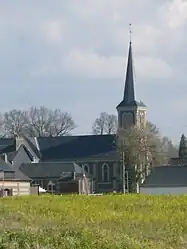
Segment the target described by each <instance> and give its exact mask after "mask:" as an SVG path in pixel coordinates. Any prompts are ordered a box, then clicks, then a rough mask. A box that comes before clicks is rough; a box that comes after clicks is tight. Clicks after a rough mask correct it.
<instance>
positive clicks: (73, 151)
mask: <svg viewBox="0 0 187 249" xmlns="http://www.w3.org/2000/svg"><path fill="white" fill-rule="evenodd" d="M38 144H39V147H40V152H41V154H42V160H44V161H45V160H46V161H47V160H68V159H73V160H74V159H78V158H87V157H91V156H96V155H98V154H103V153H108V152H110V151H113V150H114V149H115V136H114V135H87V136H63V137H45V138H44V137H39V138H38Z"/></svg>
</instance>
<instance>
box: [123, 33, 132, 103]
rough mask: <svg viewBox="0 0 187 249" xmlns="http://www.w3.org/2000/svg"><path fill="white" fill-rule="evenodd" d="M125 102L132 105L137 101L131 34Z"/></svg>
mask: <svg viewBox="0 0 187 249" xmlns="http://www.w3.org/2000/svg"><path fill="white" fill-rule="evenodd" d="M130 32H131V31H130ZM123 100H124V102H125V103H126V104H130V103H133V102H134V101H135V93H134V75H133V61H132V42H131V33H130V43H129V54H128V61H127V71H126V79H125V90H124V96H123Z"/></svg>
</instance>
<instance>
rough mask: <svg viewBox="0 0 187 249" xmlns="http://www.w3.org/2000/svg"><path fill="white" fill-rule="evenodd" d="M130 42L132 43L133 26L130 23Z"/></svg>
mask: <svg viewBox="0 0 187 249" xmlns="http://www.w3.org/2000/svg"><path fill="white" fill-rule="evenodd" d="M129 41H130V43H131V41H132V24H131V23H129Z"/></svg>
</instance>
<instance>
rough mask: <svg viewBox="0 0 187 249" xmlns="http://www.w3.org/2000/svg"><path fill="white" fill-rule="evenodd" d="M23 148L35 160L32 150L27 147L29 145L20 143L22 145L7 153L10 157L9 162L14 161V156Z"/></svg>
mask: <svg viewBox="0 0 187 249" xmlns="http://www.w3.org/2000/svg"><path fill="white" fill-rule="evenodd" d="M21 149H23V150H24V151H25V152H26V153H27V155H28V157H29V158H30V160H31V161H33V156H32V155H31V153H30V151H29V150H28V149H27V147H26V146H25V145H24V144H22V145H20V147H19V148H18V150H16V151H12V152H8V153H7V159H8V161H9V162H12V161H14V158H15V157H16V155H17V154H18V153H19V151H20V150H21Z"/></svg>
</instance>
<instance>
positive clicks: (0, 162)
mask: <svg viewBox="0 0 187 249" xmlns="http://www.w3.org/2000/svg"><path fill="white" fill-rule="evenodd" d="M1 170H3V171H10V172H14V170H13V169H12V168H11V166H9V165H8V164H7V163H6V162H5V161H3V159H1V158H0V171H1Z"/></svg>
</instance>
